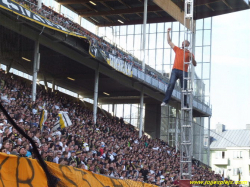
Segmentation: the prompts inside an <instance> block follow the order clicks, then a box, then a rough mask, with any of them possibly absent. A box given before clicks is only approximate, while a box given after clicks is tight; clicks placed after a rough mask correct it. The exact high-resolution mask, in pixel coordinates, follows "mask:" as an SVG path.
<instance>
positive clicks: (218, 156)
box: [215, 151, 225, 159]
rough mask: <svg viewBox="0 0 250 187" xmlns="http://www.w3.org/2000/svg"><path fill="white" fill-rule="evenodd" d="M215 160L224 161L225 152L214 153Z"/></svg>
mask: <svg viewBox="0 0 250 187" xmlns="http://www.w3.org/2000/svg"><path fill="white" fill-rule="evenodd" d="M215 158H216V159H225V151H216V157H215Z"/></svg>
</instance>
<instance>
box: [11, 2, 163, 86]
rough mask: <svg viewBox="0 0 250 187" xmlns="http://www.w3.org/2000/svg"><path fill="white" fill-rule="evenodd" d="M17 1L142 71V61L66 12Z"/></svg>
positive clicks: (161, 78)
mask: <svg viewBox="0 0 250 187" xmlns="http://www.w3.org/2000/svg"><path fill="white" fill-rule="evenodd" d="M15 1H16V2H17V3H19V4H21V5H22V6H24V7H26V8H28V9H30V10H32V11H33V12H36V13H38V14H40V15H42V16H43V17H45V18H47V19H48V20H50V21H52V22H53V23H55V24H58V25H61V26H63V27H64V28H66V29H68V30H69V31H71V32H75V33H78V34H80V35H82V36H85V37H87V38H88V40H89V41H91V43H92V44H93V45H96V46H98V47H100V49H102V50H104V51H106V52H109V53H112V54H113V55H115V56H117V57H119V58H120V59H123V60H124V61H125V62H127V63H129V64H132V65H133V67H135V68H137V69H138V70H140V71H142V64H141V62H140V61H139V60H138V59H136V58H134V57H133V56H132V55H131V54H128V53H126V52H124V51H122V50H121V49H119V48H118V47H117V46H114V45H112V44H110V43H109V42H107V41H105V40H104V39H103V37H99V36H96V35H95V34H93V33H91V32H89V31H88V30H87V29H85V28H83V27H82V26H81V25H79V24H78V23H75V22H73V21H72V20H71V19H69V18H67V17H66V16H64V14H62V15H61V14H59V13H57V12H56V11H54V10H53V9H51V8H50V7H47V6H45V5H44V4H42V8H40V9H39V8H38V6H37V1H36V0H15ZM146 74H148V75H150V76H151V77H153V78H155V79H157V80H159V81H161V82H163V83H167V82H166V80H165V79H164V78H163V77H162V76H161V75H160V74H159V73H156V71H153V70H151V69H146Z"/></svg>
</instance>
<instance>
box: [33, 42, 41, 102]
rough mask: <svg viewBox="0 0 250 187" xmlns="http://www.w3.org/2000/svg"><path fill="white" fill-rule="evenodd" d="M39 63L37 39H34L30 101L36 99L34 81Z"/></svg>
mask: <svg viewBox="0 0 250 187" xmlns="http://www.w3.org/2000/svg"><path fill="white" fill-rule="evenodd" d="M39 64H40V54H39V41H38V40H37V41H35V50H34V62H33V80H32V81H33V82H32V101H35V100H36V81H37V72H38V71H39Z"/></svg>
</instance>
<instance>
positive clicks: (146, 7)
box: [142, 0, 148, 72]
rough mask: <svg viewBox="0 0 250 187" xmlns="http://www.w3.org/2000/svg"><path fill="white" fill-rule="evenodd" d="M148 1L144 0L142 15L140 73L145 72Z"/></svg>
mask: <svg viewBox="0 0 250 187" xmlns="http://www.w3.org/2000/svg"><path fill="white" fill-rule="evenodd" d="M147 12H148V0H144V14H143V44H142V45H143V61H142V71H143V72H144V71H145V61H146V24H147Z"/></svg>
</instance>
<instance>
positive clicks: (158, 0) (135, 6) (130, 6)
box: [56, 0, 249, 26]
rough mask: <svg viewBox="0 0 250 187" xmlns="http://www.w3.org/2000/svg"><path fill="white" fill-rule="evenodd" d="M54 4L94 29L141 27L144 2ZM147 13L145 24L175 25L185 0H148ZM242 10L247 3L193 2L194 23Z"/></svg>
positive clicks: (233, 0)
mask: <svg viewBox="0 0 250 187" xmlns="http://www.w3.org/2000/svg"><path fill="white" fill-rule="evenodd" d="M56 1H57V2H59V3H60V4H61V5H64V6H66V7H67V8H69V9H71V10H72V11H74V12H76V13H77V14H79V15H80V16H82V17H84V18H85V19H87V20H88V21H90V22H92V23H93V24H95V25H97V26H117V25H134V24H142V23H143V12H144V0H92V1H89V0H56ZM158 5H159V6H158ZM175 8H176V9H175ZM147 9H148V14H147V23H160V22H172V21H176V20H177V18H173V17H175V16H173V17H172V16H171V15H173V14H179V13H183V10H184V0H148V7H147ZM163 9H164V10H163ZM245 9H249V0H195V1H194V19H195V20H196V19H202V18H207V17H212V16H217V15H221V14H226V13H231V12H236V11H241V10H245ZM173 11H174V12H173ZM178 11H179V12H178ZM171 12H172V13H171ZM180 15H181V14H180ZM178 21H179V20H178Z"/></svg>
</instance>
